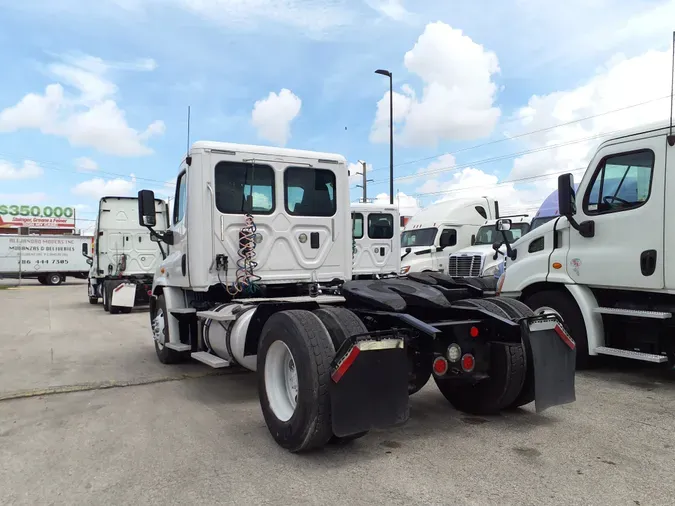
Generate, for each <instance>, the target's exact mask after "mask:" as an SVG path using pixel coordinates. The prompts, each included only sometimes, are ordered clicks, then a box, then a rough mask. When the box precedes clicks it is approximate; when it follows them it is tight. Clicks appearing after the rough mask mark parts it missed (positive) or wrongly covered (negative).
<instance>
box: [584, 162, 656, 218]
mask: <svg viewBox="0 0 675 506" xmlns="http://www.w3.org/2000/svg"><path fill="white" fill-rule="evenodd" d="M653 173H654V152H653V151H651V150H648V149H645V150H641V151H633V152H631V153H622V154H617V155H611V156H607V157H605V158H604V159H603V160H602V161H601V162H600V164H599V165H598V168H597V169H596V172H595V174H594V175H593V179H592V180H591V184H590V188H589V190H588V191H587V192H586V196H585V198H584V212H585V213H586V214H589V215H594V214H607V213H616V212H620V211H628V210H630V209H636V208H638V207H640V206H642V205H644V203H645V202H647V200H648V199H649V195H650V193H651V187H652V176H653Z"/></svg>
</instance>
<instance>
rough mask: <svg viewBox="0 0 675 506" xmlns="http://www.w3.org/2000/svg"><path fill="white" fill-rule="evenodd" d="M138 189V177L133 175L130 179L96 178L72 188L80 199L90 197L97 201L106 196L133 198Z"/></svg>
mask: <svg viewBox="0 0 675 506" xmlns="http://www.w3.org/2000/svg"><path fill="white" fill-rule="evenodd" d="M135 188H136V177H135V176H134V175H133V174H132V175H131V180H128V179H121V178H116V179H103V178H95V179H90V180H89V181H83V182H81V183H78V184H77V185H75V186H74V187H73V188H72V190H71V191H72V193H73V194H75V195H78V196H80V197H89V198H92V199H95V200H98V199H100V198H101V197H106V196H131V195H132V194H133V192H134V190H135Z"/></svg>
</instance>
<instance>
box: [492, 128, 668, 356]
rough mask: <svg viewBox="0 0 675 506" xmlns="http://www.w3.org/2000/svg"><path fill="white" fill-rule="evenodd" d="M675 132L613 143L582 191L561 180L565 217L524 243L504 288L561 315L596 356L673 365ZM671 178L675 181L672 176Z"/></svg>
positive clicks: (604, 148) (657, 131)
mask: <svg viewBox="0 0 675 506" xmlns="http://www.w3.org/2000/svg"><path fill="white" fill-rule="evenodd" d="M670 132H671V129H670V127H669V126H668V125H662V124H661V125H654V126H651V127H643V128H640V129H637V130H633V131H629V132H626V133H624V134H622V135H618V136H616V137H614V138H612V139H609V140H607V141H605V142H603V143H602V144H601V145H600V146H599V148H598V149H597V151H596V152H595V154H594V155H593V158H592V160H591V162H590V164H589V166H588V169H587V170H586V173H585V175H584V177H583V179H582V181H581V183H580V184H579V185H578V187H577V190H576V191H575V190H574V188H575V185H574V182H573V179H572V176H571V175H570V174H564V175H562V176H560V177H559V179H558V190H557V199H558V209H559V214H560V216H558V217H557V218H555V219H553V220H551V221H549V222H547V223H544V224H543V225H541V226H539V227H538V228H536V229H534V230H532V231H531V232H530V233H529V234H527V235H526V236H525V237H524V238H523V239H522V240H520V241H518V242H516V243H515V244H514V245H513V248H512V250H513V251H512V254H511V255H509V258H507V260H506V267H505V270H504V273H503V274H502V276H501V277H500V279H499V281H498V285H497V288H498V290H499V291H500V292H501V295H502V296H507V297H511V298H517V299H520V300H522V301H524V302H525V303H526V304H527V305H528V306H529V307H530V308H532V309H533V310H534V312H535V313H536V314H555V315H557V316H560V317H561V318H562V319H563V320H564V322H565V325H566V327H567V329H568V331H569V333H570V334H571V335H572V337H573V338H574V340H575V341H576V343H577V364H578V365H579V366H580V367H583V366H586V365H588V363H589V360H592V357H593V356H597V355H615V356H619V357H625V358H629V359H635V360H643V361H648V362H656V363H665V362H670V363H672V362H673V359H674V358H675V357H674V351H675V341H674V340H673V328H674V327H675V322H674V321H673V314H674V313H675V269H673V268H672V266H670V265H669V264H668V258H669V257H672V253H673V250H675V227H674V226H673V224H672V223H671V221H672V219H673V218H672V217H673V216H675V214H674V213H673V211H674V210H675V208H674V207H673V206H675V199H671V198H670V196H671V195H675V178H673V177H672V174H673V172H674V171H675V147H673V146H674V145H675V136H673V135H672V134H671V133H670ZM668 174H671V176H669V175H668Z"/></svg>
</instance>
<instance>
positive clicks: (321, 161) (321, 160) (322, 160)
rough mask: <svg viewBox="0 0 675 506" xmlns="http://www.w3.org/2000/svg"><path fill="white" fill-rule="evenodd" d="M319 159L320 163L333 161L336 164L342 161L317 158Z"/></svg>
mask: <svg viewBox="0 0 675 506" xmlns="http://www.w3.org/2000/svg"><path fill="white" fill-rule="evenodd" d="M317 161H318V162H319V163H332V164H334V165H337V164H338V163H340V162H338V161H337V160H324V159H323V158H319V160H317Z"/></svg>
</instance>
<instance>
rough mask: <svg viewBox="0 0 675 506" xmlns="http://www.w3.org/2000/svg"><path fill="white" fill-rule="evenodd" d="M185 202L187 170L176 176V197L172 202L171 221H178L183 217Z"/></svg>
mask: <svg viewBox="0 0 675 506" xmlns="http://www.w3.org/2000/svg"><path fill="white" fill-rule="evenodd" d="M186 204H187V172H183V173H182V174H181V175H180V176H178V184H177V185H176V198H175V201H174V203H173V223H174V225H175V224H176V223H180V222H181V221H183V218H185V205H186Z"/></svg>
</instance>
